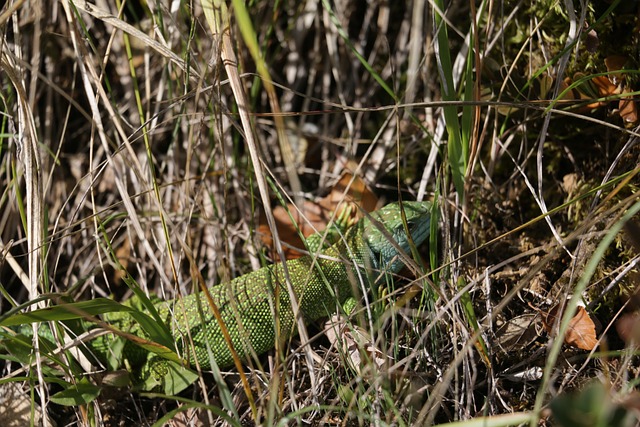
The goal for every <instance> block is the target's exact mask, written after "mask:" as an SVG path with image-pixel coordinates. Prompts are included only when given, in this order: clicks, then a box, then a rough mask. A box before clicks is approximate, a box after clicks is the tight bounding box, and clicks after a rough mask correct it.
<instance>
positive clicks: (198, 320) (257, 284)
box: [90, 202, 430, 377]
mask: <svg viewBox="0 0 640 427" xmlns="http://www.w3.org/2000/svg"><path fill="white" fill-rule="evenodd" d="M402 209H403V210H404V215H405V220H403V218H402V215H401V208H400V205H399V204H398V203H393V204H389V205H387V206H385V207H383V208H382V209H380V210H378V211H376V212H374V213H373V214H371V215H370V216H368V217H366V218H363V219H361V220H360V221H358V222H357V223H356V224H355V225H354V226H352V227H351V228H349V229H348V230H347V232H346V233H345V234H344V236H342V237H340V238H337V239H335V240H336V242H335V243H334V244H333V245H332V246H330V247H328V248H326V249H324V250H322V251H321V252H320V254H319V255H313V254H311V255H307V256H304V257H302V258H298V259H295V260H290V261H287V262H286V270H287V273H288V277H289V278H290V280H291V284H292V288H293V291H294V293H295V297H296V299H297V301H298V303H299V309H300V315H301V316H303V319H304V321H305V323H309V322H312V321H314V320H316V319H318V318H320V317H324V316H329V315H331V314H333V313H335V312H336V310H337V309H338V306H339V305H341V304H343V303H344V302H345V301H346V300H347V299H348V298H351V297H353V296H354V295H359V294H360V293H361V292H362V291H364V292H366V291H367V289H366V288H365V289H363V290H362V291H361V290H360V289H361V288H360V285H359V284H361V283H362V284H365V286H366V287H371V286H373V285H374V284H375V282H376V277H379V275H380V273H381V272H386V273H398V272H399V271H400V270H401V268H402V266H403V265H404V263H403V262H402V260H401V258H400V257H399V254H398V248H400V249H402V252H404V254H407V253H410V240H412V241H413V243H414V244H415V245H416V246H417V245H420V244H421V243H422V242H423V241H424V240H425V239H426V238H427V236H428V235H429V229H430V225H429V219H430V215H429V212H430V203H428V202H404V203H403V204H402ZM407 232H408V234H407ZM408 235H410V236H411V239H409V238H408ZM316 239H317V237H316ZM389 239H393V240H394V241H395V244H392V243H390V242H389ZM208 292H209V293H210V295H211V297H212V300H213V303H214V304H215V306H216V307H217V309H218V310H219V312H220V317H221V319H222V321H223V322H224V328H225V329H226V330H227V331H228V333H229V336H230V339H231V344H232V346H233V348H234V349H235V351H236V352H237V354H238V356H239V357H240V358H241V359H243V360H246V359H248V358H249V357H250V356H251V355H252V354H256V355H257V354H261V353H263V352H265V351H268V350H270V349H271V348H273V347H274V346H275V343H276V339H278V338H279V339H282V340H286V339H288V338H290V337H291V336H293V335H294V334H296V333H297V331H296V313H294V312H293V309H292V304H291V299H290V298H291V296H290V295H289V292H288V291H287V285H286V275H285V268H284V267H283V265H282V264H281V263H278V264H273V265H269V266H266V267H263V268H261V269H259V270H256V271H254V272H251V273H248V274H245V275H242V276H240V277H238V278H236V279H234V280H231V281H229V282H227V283H223V284H220V285H216V286H213V287H211V288H209V289H208ZM128 306H131V307H141V304H140V302H139V300H137V298H135V297H134V298H133V299H132V301H130V302H129V303H128ZM154 308H155V309H156V310H157V313H158V315H159V318H160V319H161V320H162V322H164V324H165V325H166V326H167V327H168V328H169V330H170V332H171V336H172V337H173V339H174V341H175V347H176V350H177V351H178V353H179V354H182V355H183V358H184V359H185V360H186V361H187V362H188V363H189V364H190V365H191V366H195V364H196V362H197V363H198V365H199V366H200V368H202V369H208V368H210V367H211V361H212V358H213V359H214V360H215V362H216V364H217V365H218V367H220V368H227V367H229V366H231V365H233V363H234V358H233V355H232V352H231V350H230V348H229V345H228V343H227V340H226V339H225V337H224V334H223V330H222V328H223V326H221V324H220V323H219V322H218V320H217V319H216V317H215V316H214V314H213V311H212V309H211V307H210V305H209V303H208V300H207V297H206V295H205V294H204V293H203V292H198V293H194V294H191V295H188V296H185V297H182V298H176V299H174V300H171V301H164V302H158V303H154ZM103 317H104V320H105V321H106V322H107V323H109V324H110V325H112V326H113V327H115V328H117V329H118V330H120V331H123V332H125V333H128V334H131V335H134V336H137V337H140V338H143V339H146V338H147V336H148V334H147V333H146V332H145V330H144V329H143V328H142V327H141V326H140V324H139V323H138V322H137V321H136V320H135V319H134V317H133V316H131V315H130V313H129V312H127V311H123V312H120V311H119V312H111V313H105V314H104V316H103ZM276 318H277V319H278V321H276ZM112 345H113V337H112V336H111V335H106V336H103V337H100V338H97V339H96V340H94V341H93V342H92V343H90V348H91V350H92V351H93V352H94V353H95V354H96V355H97V356H98V358H102V357H103V356H105V355H106V353H107V352H108V351H110V350H109V349H110V347H111V346H112ZM122 357H123V358H124V360H121V361H119V362H117V363H118V364H121V365H122V366H127V368H129V369H131V370H134V371H137V372H138V377H140V376H142V377H144V376H148V375H149V374H148V372H150V371H151V370H152V368H151V367H150V366H149V365H150V363H151V361H155V360H157V359H159V358H158V357H157V356H156V355H155V354H152V353H149V352H148V351H147V350H146V349H144V348H142V347H139V346H138V345H136V344H134V343H132V342H130V341H127V342H126V343H125V350H124V352H123V353H122ZM161 360H162V359H161ZM140 372H142V374H140ZM151 375H156V374H154V373H151ZM159 375H162V374H159Z"/></svg>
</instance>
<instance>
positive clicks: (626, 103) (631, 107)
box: [618, 89, 638, 123]
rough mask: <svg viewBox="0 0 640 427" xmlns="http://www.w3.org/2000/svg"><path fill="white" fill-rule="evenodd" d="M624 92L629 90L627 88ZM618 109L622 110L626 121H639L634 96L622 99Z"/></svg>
mask: <svg viewBox="0 0 640 427" xmlns="http://www.w3.org/2000/svg"><path fill="white" fill-rule="evenodd" d="M624 92H628V91H627V90H626V89H625V91H624ZM624 92H623V93H624ZM618 109H619V110H620V117H621V118H622V120H624V121H625V123H636V122H637V121H638V109H637V107H636V103H635V101H634V100H633V98H632V97H628V98H622V99H620V103H619V104H618Z"/></svg>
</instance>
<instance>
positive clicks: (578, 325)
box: [542, 304, 598, 351]
mask: <svg viewBox="0 0 640 427" xmlns="http://www.w3.org/2000/svg"><path fill="white" fill-rule="evenodd" d="M560 308H561V305H560V304H556V305H555V306H554V307H553V308H552V309H551V310H549V313H548V314H547V315H546V316H545V315H544V314H543V315H542V323H543V325H544V328H545V329H546V331H547V333H549V334H551V333H553V328H554V326H555V324H556V322H557V319H558V318H559V317H562V313H560V314H558V312H559V311H560ZM564 343H565V344H567V345H570V346H572V347H576V348H579V349H581V350H587V351H590V350H593V348H594V347H595V346H596V344H597V343H598V340H597V339H596V325H595V324H594V323H593V320H591V317H590V316H589V313H587V310H586V309H585V308H584V307H582V306H579V307H578V311H577V312H576V315H575V316H573V319H571V322H569V328H568V329H567V334H566V335H565V337H564Z"/></svg>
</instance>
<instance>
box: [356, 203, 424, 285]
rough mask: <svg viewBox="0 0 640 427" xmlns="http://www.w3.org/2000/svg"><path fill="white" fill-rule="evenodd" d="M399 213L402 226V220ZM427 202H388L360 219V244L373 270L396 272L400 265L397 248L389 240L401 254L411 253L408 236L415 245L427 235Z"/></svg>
mask: <svg viewBox="0 0 640 427" xmlns="http://www.w3.org/2000/svg"><path fill="white" fill-rule="evenodd" d="M402 210H404V214H405V217H406V225H405V222H404V221H403V219H402ZM430 210H431V203H429V202H403V203H402V206H401V205H400V203H391V204H388V205H386V206H384V207H383V208H381V209H379V210H377V211H375V212H373V213H372V214H371V215H370V216H369V217H367V218H364V219H363V224H362V231H363V236H364V242H365V244H366V246H367V247H368V248H369V251H370V255H371V257H370V261H371V262H372V263H373V267H375V268H381V269H385V270H387V271H390V272H394V273H397V272H399V271H400V270H401V269H402V266H403V265H404V263H403V262H402V260H401V259H400V257H399V256H398V249H397V247H396V246H395V245H393V244H392V243H391V242H390V241H389V240H390V239H391V238H392V239H393V240H395V242H396V243H397V246H399V247H400V248H401V249H402V251H403V252H404V253H405V254H409V255H410V254H411V249H410V245H409V238H408V235H407V233H408V234H410V235H411V239H412V240H413V243H414V244H415V245H416V246H419V245H420V244H422V243H423V242H424V241H425V240H426V239H427V237H428V236H429V228H430V225H429V223H430V216H431V215H430Z"/></svg>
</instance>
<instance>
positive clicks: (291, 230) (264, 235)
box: [258, 200, 330, 259]
mask: <svg viewBox="0 0 640 427" xmlns="http://www.w3.org/2000/svg"><path fill="white" fill-rule="evenodd" d="M287 209H288V210H289V212H287ZM287 209H285V208H284V207H282V206H276V207H275V208H274V209H273V217H274V219H275V220H276V227H277V228H278V235H279V236H280V240H281V241H282V242H283V243H284V245H283V248H282V249H283V251H284V254H285V258H286V259H296V258H300V257H301V256H303V255H304V250H305V246H304V243H302V239H301V238H300V235H299V233H298V229H300V231H301V232H302V235H303V236H304V237H309V236H310V235H312V234H313V233H315V232H316V230H324V229H325V228H326V226H327V222H328V221H329V214H330V213H328V212H327V211H326V210H324V209H323V208H322V206H320V205H319V204H318V203H314V202H311V201H307V200H305V201H304V203H303V205H302V207H301V208H300V210H298V209H296V207H295V206H294V205H293V204H289V205H288V206H287ZM289 214H291V216H289ZM291 218H293V221H294V222H291ZM258 233H259V235H260V239H261V240H262V243H263V244H264V245H265V246H266V247H268V248H272V247H273V236H272V234H271V230H270V229H269V226H268V225H267V224H266V219H264V215H262V217H261V219H260V225H259V226H258ZM300 249H302V251H301V250H300ZM274 258H277V257H274Z"/></svg>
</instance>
